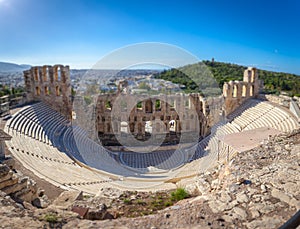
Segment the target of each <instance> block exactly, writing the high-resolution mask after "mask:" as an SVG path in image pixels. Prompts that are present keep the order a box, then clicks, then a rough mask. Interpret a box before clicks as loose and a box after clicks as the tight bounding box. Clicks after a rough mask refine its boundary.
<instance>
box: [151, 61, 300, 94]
mask: <svg viewBox="0 0 300 229" xmlns="http://www.w3.org/2000/svg"><path fill="white" fill-rule="evenodd" d="M205 66H207V67H205ZM246 68H247V67H246V66H241V65H237V64H230V63H222V62H211V61H202V62H199V63H197V64H192V65H187V66H184V67H181V68H178V69H170V70H165V71H163V72H161V73H158V74H156V75H155V78H158V79H164V80H168V81H171V82H173V83H178V84H182V85H185V89H184V91H185V92H187V93H189V92H203V90H207V91H209V94H211V95H213V94H218V93H216V91H217V89H216V87H215V83H214V82H213V80H215V82H216V83H217V84H218V86H219V88H220V89H221V88H222V87H223V83H224V82H228V81H230V80H243V75H244V70H245V69H246ZM258 75H259V79H261V80H263V81H264V86H265V88H264V93H273V94H280V93H282V92H285V93H286V94H288V95H289V96H298V97H300V76H299V75H295V74H290V73H282V72H272V71H267V70H262V69H258ZM212 88H213V89H212ZM220 89H219V90H220ZM204 94H205V95H207V93H204Z"/></svg>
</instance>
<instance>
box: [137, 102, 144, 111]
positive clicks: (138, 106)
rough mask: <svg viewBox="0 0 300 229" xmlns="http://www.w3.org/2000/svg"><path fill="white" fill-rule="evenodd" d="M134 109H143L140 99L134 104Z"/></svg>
mask: <svg viewBox="0 0 300 229" xmlns="http://www.w3.org/2000/svg"><path fill="white" fill-rule="evenodd" d="M136 109H137V110H138V111H142V110H143V103H142V102H141V101H139V102H138V103H137V104H136Z"/></svg>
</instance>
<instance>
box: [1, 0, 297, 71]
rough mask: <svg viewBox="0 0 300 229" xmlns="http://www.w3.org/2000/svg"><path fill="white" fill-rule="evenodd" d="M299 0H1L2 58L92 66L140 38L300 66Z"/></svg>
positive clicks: (261, 64)
mask: <svg viewBox="0 0 300 229" xmlns="http://www.w3.org/2000/svg"><path fill="white" fill-rule="evenodd" d="M299 12H300V1H298V0H285V1H264V0H251V1H250V0H249V1H248V0H232V1H230V0H215V1H208V0H205V1H201V0H198V1H197V0H195V1H188V0H186V1H176V0H173V1H163V0H160V1H155V0H152V1H142V0H140V1H134V0H127V1H112V0H110V1H109V0H107V1H106V0H99V1H96V0H0V31H1V33H0V61H6V62H15V63H19V64H21V63H26V64H27V63H28V64H32V65H43V64H55V63H62V64H69V65H70V66H71V68H90V67H92V65H93V64H95V63H96V62H97V61H98V60H99V59H100V58H101V57H103V56H105V55H106V54H107V53H109V52H111V51H113V50H115V49H118V48H121V47H123V46H126V45H131V44H134V43H140V42H163V43H168V44H172V45H176V46H179V47H181V48H183V49H186V50H187V51H189V52H191V53H192V54H194V55H196V56H197V57H198V58H199V59H200V60H203V59H211V58H212V57H214V58H215V60H217V61H223V62H231V63H238V64H244V65H253V66H257V67H258V68H262V69H268V70H273V71H286V72H291V73H296V74H300V29H299V28H300V18H299Z"/></svg>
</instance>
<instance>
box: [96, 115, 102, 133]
mask: <svg viewBox="0 0 300 229" xmlns="http://www.w3.org/2000/svg"><path fill="white" fill-rule="evenodd" d="M102 120H103V117H101V116H98V117H97V123H98V136H99V137H101V136H103V134H104V122H103V121H102Z"/></svg>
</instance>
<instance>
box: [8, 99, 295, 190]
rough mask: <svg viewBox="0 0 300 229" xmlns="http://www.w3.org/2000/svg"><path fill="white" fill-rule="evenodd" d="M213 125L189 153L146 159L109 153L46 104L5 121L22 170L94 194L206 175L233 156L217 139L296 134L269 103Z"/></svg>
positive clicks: (290, 119) (291, 120) (287, 116)
mask: <svg viewBox="0 0 300 229" xmlns="http://www.w3.org/2000/svg"><path fill="white" fill-rule="evenodd" d="M228 120H229V121H228V122H223V123H222V122H220V123H218V124H216V125H215V126H214V127H213V128H212V130H211V134H210V135H209V136H207V137H205V138H204V139H202V140H201V141H200V140H199V142H198V143H197V144H196V145H194V146H192V147H189V148H180V147H179V148H178V149H177V150H173V151H157V152H150V153H135V152H112V151H109V150H107V149H106V148H104V147H103V146H101V145H99V144H98V143H97V142H95V141H93V140H92V139H90V138H88V137H87V134H86V132H85V130H83V129H81V128H80V127H78V126H72V125H71V123H70V122H69V121H68V120H66V119H65V118H64V116H62V115H61V114H59V113H58V112H56V111H55V110H53V109H51V108H50V107H49V106H47V105H46V104H44V103H42V102H39V103H36V104H32V105H28V106H26V107H24V108H23V109H21V110H20V111H18V112H17V113H16V114H15V115H13V117H12V118H11V119H10V120H8V121H7V123H6V126H5V131H6V132H7V133H9V134H11V135H12V140H11V141H10V142H7V145H8V148H9V150H10V151H11V153H12V154H13V156H14V157H16V158H17V159H18V160H19V161H20V162H21V163H22V164H23V165H24V166H25V167H26V168H27V169H29V170H31V171H32V172H34V173H35V174H36V175H38V176H40V177H42V178H44V179H46V180H47V181H49V182H51V183H52V184H54V185H57V186H60V187H62V188H65V189H77V190H82V191H84V192H86V193H91V194H96V193H97V192H98V190H99V189H101V188H103V187H106V186H109V187H111V186H114V187H119V188H125V189H130V188H132V189H135V190H137V189H141V190H143V189H151V190H158V189H171V188H175V185H174V184H172V183H171V182H167V181H168V180H170V179H172V178H177V179H179V178H182V177H185V176H187V177H188V176H191V175H192V174H198V173H201V172H204V171H206V170H207V169H209V168H211V167H212V166H214V165H215V164H216V163H217V161H222V160H225V159H226V158H228V157H231V156H232V155H233V154H234V153H236V150H234V149H233V148H232V147H231V146H229V145H227V144H225V143H224V142H223V141H222V138H223V137H224V136H226V135H228V134H232V133H238V132H242V131H246V130H251V129H255V128H259V127H270V128H275V129H277V130H280V131H282V132H289V131H292V130H294V129H296V128H299V125H298V122H297V120H296V118H295V117H294V116H293V115H292V114H291V113H290V112H289V111H288V110H285V109H283V108H281V107H278V106H276V105H274V104H271V103H269V102H262V101H259V100H253V99H251V100H248V101H246V102H245V103H244V104H242V105H241V106H240V107H239V108H238V109H237V110H236V111H235V112H234V113H232V114H231V115H230V116H229V117H228Z"/></svg>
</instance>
